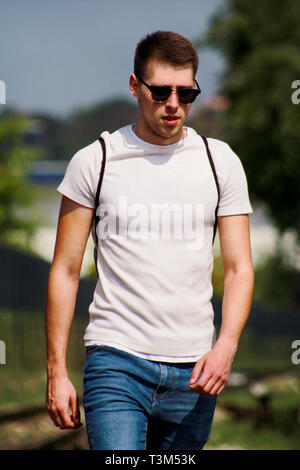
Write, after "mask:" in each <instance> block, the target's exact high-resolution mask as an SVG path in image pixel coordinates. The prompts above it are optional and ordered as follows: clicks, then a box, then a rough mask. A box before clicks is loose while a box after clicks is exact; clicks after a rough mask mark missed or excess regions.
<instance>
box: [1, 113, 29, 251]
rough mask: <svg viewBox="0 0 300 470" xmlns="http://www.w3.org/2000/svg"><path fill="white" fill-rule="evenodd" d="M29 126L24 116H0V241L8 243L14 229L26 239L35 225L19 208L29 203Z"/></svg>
mask: <svg viewBox="0 0 300 470" xmlns="http://www.w3.org/2000/svg"><path fill="white" fill-rule="evenodd" d="M29 127H30V121H29V120H28V119H27V118H24V117H22V116H16V115H9V114H8V115H7V114H3V115H2V116H1V118H0V242H1V243H11V242H12V239H13V238H14V235H15V234H16V232H20V231H21V232H22V234H23V235H25V241H29V239H30V236H31V235H32V234H33V232H34V229H35V227H36V221H34V220H33V218H31V219H30V218H28V216H27V215H26V217H25V216H24V213H22V210H23V209H24V208H26V207H28V206H30V204H31V203H32V200H33V196H32V191H31V186H30V184H29V183H28V182H27V180H26V173H27V169H28V165H29V164H30V162H31V161H32V159H33V158H34V157H35V155H36V153H37V151H36V150H34V149H32V147H31V146H29V145H28V144H26V143H25V140H26V131H27V130H28V129H29Z"/></svg>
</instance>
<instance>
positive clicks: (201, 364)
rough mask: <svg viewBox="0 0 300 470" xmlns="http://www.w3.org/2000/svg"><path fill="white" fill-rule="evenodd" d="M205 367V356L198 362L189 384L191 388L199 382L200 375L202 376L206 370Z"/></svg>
mask: <svg viewBox="0 0 300 470" xmlns="http://www.w3.org/2000/svg"><path fill="white" fill-rule="evenodd" d="M204 365H205V356H203V358H201V359H199V361H197V362H196V364H195V367H194V369H193V371H192V374H191V378H190V382H189V385H190V386H192V385H194V384H195V383H196V382H197V380H198V379H199V375H200V374H201V372H202V370H203V368H204Z"/></svg>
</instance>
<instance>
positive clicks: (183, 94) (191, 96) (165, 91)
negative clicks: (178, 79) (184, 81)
mask: <svg viewBox="0 0 300 470" xmlns="http://www.w3.org/2000/svg"><path fill="white" fill-rule="evenodd" d="M137 78H138V79H139V80H140V82H142V83H143V84H144V85H145V86H146V87H147V88H149V90H150V91H151V96H152V99H153V100H154V101H157V102H158V103H162V102H163V101H166V100H167V99H168V98H169V96H170V94H171V93H172V91H173V88H171V87H169V86H154V85H148V84H147V83H146V82H144V80H142V79H141V78H140V77H137ZM195 82H196V85H197V90H196V89H194V88H176V92H177V93H178V98H179V101H180V102H181V103H184V104H188V103H193V101H195V99H196V98H197V96H198V95H199V94H200V93H201V90H200V87H199V85H198V82H197V80H195Z"/></svg>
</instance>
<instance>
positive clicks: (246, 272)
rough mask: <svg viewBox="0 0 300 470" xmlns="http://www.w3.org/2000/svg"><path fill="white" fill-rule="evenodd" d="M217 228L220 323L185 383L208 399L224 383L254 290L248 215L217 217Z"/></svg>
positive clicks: (216, 393)
mask: <svg viewBox="0 0 300 470" xmlns="http://www.w3.org/2000/svg"><path fill="white" fill-rule="evenodd" d="M218 229H219V238H220V248H221V257H222V262H223V268H224V295H223V302H222V324H221V329H220V333H219V336H218V339H217V341H216V344H215V345H214V347H213V349H212V350H211V351H209V352H208V353H206V354H205V355H204V356H203V357H201V359H199V361H197V363H196V364H195V367H194V369H193V372H192V375H191V380H190V384H189V386H190V389H191V390H193V391H195V392H198V393H200V394H201V395H208V396H211V395H219V394H220V393H221V392H222V390H223V389H224V387H225V386H226V384H227V382H228V379H229V375H230V371H231V365H232V362H233V359H234V356H235V353H236V351H237V348H238V342H239V339H240V336H241V333H242V330H243V328H244V326H245V323H246V321H247V318H248V315H249V313H250V308H251V304H252V297H253V288H254V270H253V265H252V256H251V245H250V230H249V217H248V215H247V214H242V215H230V216H219V217H218ZM201 372H202V373H201ZM200 373H201V376H200V378H199V375H200ZM198 378H199V380H198Z"/></svg>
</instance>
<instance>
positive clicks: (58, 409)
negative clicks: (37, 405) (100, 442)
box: [47, 397, 82, 429]
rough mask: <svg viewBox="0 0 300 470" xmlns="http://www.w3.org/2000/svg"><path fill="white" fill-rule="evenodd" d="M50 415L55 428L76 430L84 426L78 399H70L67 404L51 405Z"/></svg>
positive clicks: (48, 406)
mask: <svg viewBox="0 0 300 470" xmlns="http://www.w3.org/2000/svg"><path fill="white" fill-rule="evenodd" d="M69 405H71V410H72V415H71V416H70V411H69ZM47 409H48V413H49V415H50V418H51V419H52V421H53V423H54V424H55V426H57V427H58V428H60V429H76V428H78V427H80V426H81V425H82V423H80V411H79V400H78V397H70V399H69V401H66V402H65V403H57V404H55V403H53V402H52V403H51V404H50V405H47Z"/></svg>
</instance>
